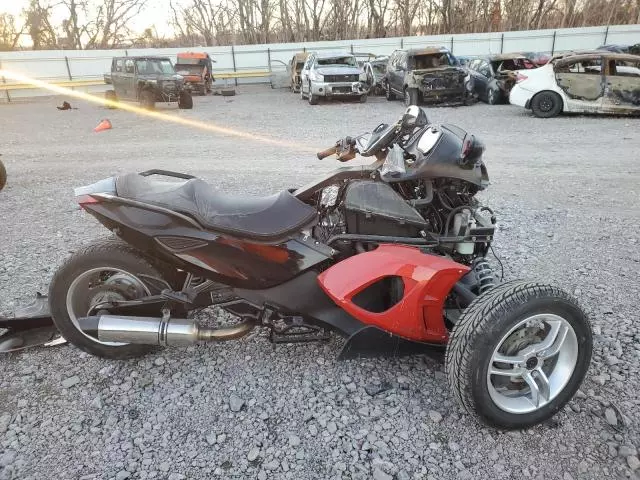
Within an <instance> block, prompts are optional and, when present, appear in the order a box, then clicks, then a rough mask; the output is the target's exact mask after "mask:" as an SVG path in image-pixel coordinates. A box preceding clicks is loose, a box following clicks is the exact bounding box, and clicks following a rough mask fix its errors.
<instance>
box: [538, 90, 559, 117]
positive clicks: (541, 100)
mask: <svg viewBox="0 0 640 480" xmlns="http://www.w3.org/2000/svg"><path fill="white" fill-rule="evenodd" d="M531 111H532V112H533V114H534V115H535V116H536V117H538V118H551V117H555V116H556V115H559V114H560V112H562V98H561V97H560V95H558V94H557V93H556V92H551V91H548V90H546V91H544V92H540V93H536V94H535V95H534V97H533V98H532V99H531Z"/></svg>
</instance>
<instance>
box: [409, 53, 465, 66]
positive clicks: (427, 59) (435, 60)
mask: <svg viewBox="0 0 640 480" xmlns="http://www.w3.org/2000/svg"><path fill="white" fill-rule="evenodd" d="M410 62H411V65H410V69H412V70H426V69H428V68H438V67H446V66H450V65H454V62H453V61H452V60H451V58H450V57H449V55H448V54H446V53H431V54H428V55H416V56H415V57H413V58H412V59H410Z"/></svg>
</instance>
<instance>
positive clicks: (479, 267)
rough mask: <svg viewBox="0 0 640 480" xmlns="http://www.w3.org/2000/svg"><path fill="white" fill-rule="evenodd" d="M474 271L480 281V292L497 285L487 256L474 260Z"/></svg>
mask: <svg viewBox="0 0 640 480" xmlns="http://www.w3.org/2000/svg"><path fill="white" fill-rule="evenodd" d="M473 273H474V274H475V275H476V280H477V281H478V293H480V294H482V293H484V292H486V291H487V290H489V289H490V288H492V287H494V286H495V285H496V277H495V275H494V274H493V270H492V269H491V265H489V262H488V261H487V259H486V258H484V257H476V258H475V259H474V260H473Z"/></svg>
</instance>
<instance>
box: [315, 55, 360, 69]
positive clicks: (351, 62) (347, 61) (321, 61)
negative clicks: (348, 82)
mask: <svg viewBox="0 0 640 480" xmlns="http://www.w3.org/2000/svg"><path fill="white" fill-rule="evenodd" d="M316 65H318V66H322V67H326V66H329V65H331V66H332V67H335V66H337V67H357V66H358V62H357V61H356V57H351V56H346V57H331V58H318V59H317V60H316Z"/></svg>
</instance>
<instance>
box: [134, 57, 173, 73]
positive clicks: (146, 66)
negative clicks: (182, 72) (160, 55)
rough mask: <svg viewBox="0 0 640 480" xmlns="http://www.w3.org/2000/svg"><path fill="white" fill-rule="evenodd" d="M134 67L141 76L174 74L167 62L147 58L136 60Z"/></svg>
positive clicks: (169, 63) (171, 66)
mask: <svg viewBox="0 0 640 480" xmlns="http://www.w3.org/2000/svg"><path fill="white" fill-rule="evenodd" d="M136 66H137V67H138V73H140V74H141V75H153V74H167V73H168V74H171V73H175V71H174V69H173V65H171V62H170V61H169V60H152V59H148V58H147V59H144V60H138V61H137V62H136Z"/></svg>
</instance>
